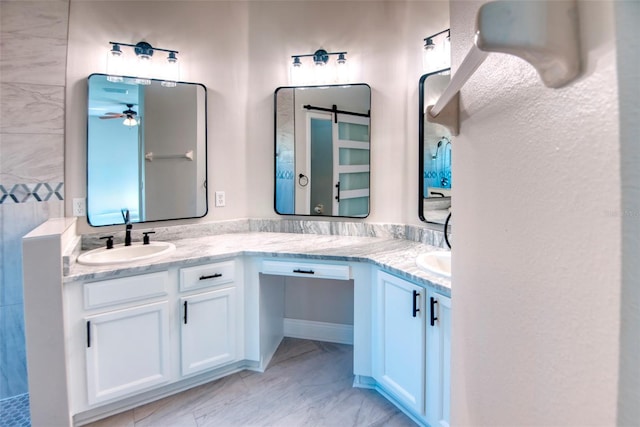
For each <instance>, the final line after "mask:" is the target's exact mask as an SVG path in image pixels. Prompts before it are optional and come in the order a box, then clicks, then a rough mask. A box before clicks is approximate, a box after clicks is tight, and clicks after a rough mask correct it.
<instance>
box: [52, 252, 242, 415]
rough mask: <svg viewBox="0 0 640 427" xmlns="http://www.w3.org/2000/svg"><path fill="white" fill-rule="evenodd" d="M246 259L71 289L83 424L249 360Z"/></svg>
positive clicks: (73, 392)
mask: <svg viewBox="0 0 640 427" xmlns="http://www.w3.org/2000/svg"><path fill="white" fill-rule="evenodd" d="M243 277H244V275H243V262H242V259H241V258H233V259H229V260H224V261H220V262H214V263H210V264H204V265H196V266H189V267H182V268H180V267H172V268H169V269H168V270H165V271H158V272H152V273H144V274H138V275H132V276H126V277H119V278H115V279H114V278H109V279H104V280H94V281H88V282H72V283H68V284H66V285H65V288H64V305H65V334H66V337H65V339H66V341H67V366H66V368H67V375H68V377H69V380H68V381H69V385H70V387H69V388H70V392H69V394H70V406H71V413H72V414H81V415H80V417H79V418H77V419H76V422H77V421H81V422H85V421H86V420H92V419H93V417H94V416H95V415H96V414H104V413H111V411H114V410H115V409H114V408H120V407H122V406H123V405H124V406H126V405H128V404H130V402H132V401H135V402H139V403H144V402H147V401H151V400H155V399H157V398H158V397H161V396H164V395H167V394H171V393H175V392H176V391H180V390H185V389H188V388H190V387H193V386H194V385H198V384H202V383H204V382H207V381H211V379H214V378H219V377H221V376H224V375H227V374H229V373H232V372H236V371H238V370H240V369H242V368H243V367H244V366H245V365H247V363H248V362H247V361H246V360H245V355H244V324H245V323H244V313H245V309H244V303H243V300H244V286H243Z"/></svg>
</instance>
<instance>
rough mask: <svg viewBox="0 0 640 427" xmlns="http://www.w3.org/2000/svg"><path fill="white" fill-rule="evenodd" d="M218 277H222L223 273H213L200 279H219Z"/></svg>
mask: <svg viewBox="0 0 640 427" xmlns="http://www.w3.org/2000/svg"><path fill="white" fill-rule="evenodd" d="M218 277H222V274H221V273H216V274H211V275H209V276H200V280H208V279H217V278H218Z"/></svg>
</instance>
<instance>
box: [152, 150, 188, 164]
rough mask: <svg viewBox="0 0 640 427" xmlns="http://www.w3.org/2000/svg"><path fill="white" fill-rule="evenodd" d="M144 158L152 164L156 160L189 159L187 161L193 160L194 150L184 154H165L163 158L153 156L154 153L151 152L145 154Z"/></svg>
mask: <svg viewBox="0 0 640 427" xmlns="http://www.w3.org/2000/svg"><path fill="white" fill-rule="evenodd" d="M144 158H145V159H146V160H148V161H150V162H152V161H153V160H154V159H156V160H164V159H187V160H193V150H189V151H187V152H186V153H184V154H165V155H163V156H160V155H157V154H153V151H149V152H148V153H145V155H144Z"/></svg>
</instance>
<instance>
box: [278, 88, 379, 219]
mask: <svg viewBox="0 0 640 427" xmlns="http://www.w3.org/2000/svg"><path fill="white" fill-rule="evenodd" d="M274 101H275V105H274V109H275V192H274V209H275V211H276V213H278V214H280V215H312V216H331V217H351V218H364V217H367V216H368V215H369V209H370V203H369V191H370V175H369V174H370V150H371V141H370V135H371V131H370V125H371V88H370V87H369V85H367V84H364V83H359V84H351V85H330V86H297V87H279V88H277V89H276V91H275V95H274Z"/></svg>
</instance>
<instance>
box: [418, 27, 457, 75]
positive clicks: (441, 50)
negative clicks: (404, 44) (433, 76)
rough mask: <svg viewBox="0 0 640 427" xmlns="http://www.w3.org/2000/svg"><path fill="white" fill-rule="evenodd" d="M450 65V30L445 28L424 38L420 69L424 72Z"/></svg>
mask: <svg viewBox="0 0 640 427" xmlns="http://www.w3.org/2000/svg"><path fill="white" fill-rule="evenodd" d="M450 67H451V30H450V29H446V30H443V31H440V32H439V33H436V34H433V35H431V36H429V37H426V38H425V39H424V45H423V46H422V70H423V72H425V73H432V72H434V71H438V70H442V69H445V68H450Z"/></svg>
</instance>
